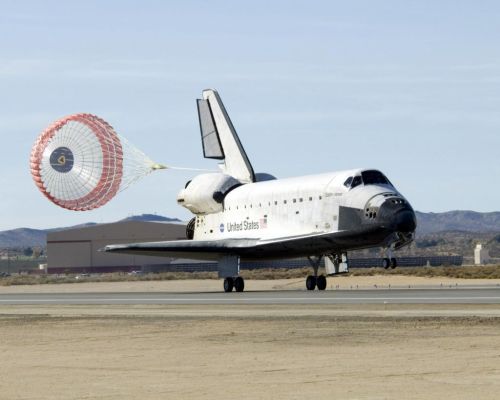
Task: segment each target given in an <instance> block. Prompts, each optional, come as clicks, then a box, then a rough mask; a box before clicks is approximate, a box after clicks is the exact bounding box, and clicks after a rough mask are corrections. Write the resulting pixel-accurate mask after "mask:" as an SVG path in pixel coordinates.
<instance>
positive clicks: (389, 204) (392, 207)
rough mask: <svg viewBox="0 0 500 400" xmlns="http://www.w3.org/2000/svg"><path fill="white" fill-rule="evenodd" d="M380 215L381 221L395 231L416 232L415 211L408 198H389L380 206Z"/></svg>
mask: <svg viewBox="0 0 500 400" xmlns="http://www.w3.org/2000/svg"><path fill="white" fill-rule="evenodd" d="M379 215H380V221H381V222H382V223H383V224H384V225H386V226H387V227H388V228H390V229H392V230H394V231H395V232H414V231H415V229H416V228H417V218H416V217H415V212H414V211H413V208H411V206H410V205H409V204H408V203H407V202H406V200H403V199H399V198H391V199H387V200H386V201H385V202H384V203H383V204H382V205H381V206H380V211H379Z"/></svg>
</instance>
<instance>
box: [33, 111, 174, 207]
mask: <svg viewBox="0 0 500 400" xmlns="http://www.w3.org/2000/svg"><path fill="white" fill-rule="evenodd" d="M30 167H31V175H32V176H33V179H34V181H35V183H36V185H37V186H38V188H39V189H40V191H41V192H42V193H43V194H44V195H45V196H46V197H47V198H48V199H49V200H50V201H52V202H53V203H55V204H57V205H58V206H60V207H63V208H66V209H69V210H75V211H84V210H91V209H94V208H98V207H101V206H103V205H104V204H106V203H107V202H108V201H109V200H111V199H112V198H113V197H114V196H115V195H116V194H117V193H118V192H120V191H122V190H124V189H126V188H127V187H129V186H130V185H131V184H132V183H134V182H135V181H136V180H138V179H139V178H141V177H143V176H145V175H147V174H149V173H150V172H152V171H154V170H156V169H164V168H166V167H165V166H163V165H160V164H156V163H154V162H153V161H152V160H150V159H149V158H148V157H147V156H146V155H145V154H144V153H143V152H142V151H140V150H138V149H137V148H135V147H134V146H133V145H131V144H130V143H129V142H128V141H127V140H126V139H125V138H123V137H121V136H119V135H118V134H117V133H116V132H115V130H114V129H113V127H112V126H111V125H109V124H108V123H107V122H106V121H104V120H103V119H101V118H99V117H97V116H95V115H91V114H73V115H70V116H67V117H64V118H62V119H59V120H58V121H56V122H54V123H53V124H52V125H50V126H49V127H48V128H47V129H45V130H44V131H43V132H42V133H41V134H40V136H38V138H37V140H36V142H35V144H34V145H33V149H32V151H31V157H30Z"/></svg>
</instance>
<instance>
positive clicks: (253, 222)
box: [194, 169, 401, 240]
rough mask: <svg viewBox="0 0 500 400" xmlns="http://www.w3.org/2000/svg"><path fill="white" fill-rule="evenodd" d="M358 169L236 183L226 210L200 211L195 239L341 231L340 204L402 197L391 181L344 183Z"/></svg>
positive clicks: (370, 204)
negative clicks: (347, 184) (347, 185)
mask: <svg viewBox="0 0 500 400" xmlns="http://www.w3.org/2000/svg"><path fill="white" fill-rule="evenodd" d="M360 171H362V170H360V169H357V170H348V171H338V172H331V173H324V174H319V175H310V176H302V177H296V178H287V179H279V180H270V181H265V182H256V183H249V184H245V185H242V186H240V187H237V188H236V189H233V190H232V191H230V192H229V193H228V194H227V196H226V197H225V198H224V202H223V207H222V211H220V212H216V213H207V214H202V213H200V214H197V215H196V223H195V232H194V239H195V240H216V239H227V238H253V239H273V238H283V237H293V236H295V235H304V234H314V233H322V232H337V231H339V207H341V206H343V207H350V208H355V209H359V210H364V209H367V210H371V209H372V208H373V209H376V207H377V206H378V205H380V204H381V203H382V202H383V201H384V200H385V199H386V198H387V196H401V195H400V194H399V193H398V192H397V190H396V189H395V188H394V187H393V186H392V185H390V184H387V185H385V184H384V185H366V186H365V185H360V186H357V187H354V188H349V187H346V186H345V185H344V182H345V181H346V179H347V178H349V177H350V176H353V175H357V174H359V173H360ZM367 214H368V212H367Z"/></svg>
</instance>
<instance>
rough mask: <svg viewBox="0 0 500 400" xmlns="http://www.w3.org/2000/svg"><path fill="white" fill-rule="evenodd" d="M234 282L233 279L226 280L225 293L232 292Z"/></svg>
mask: <svg viewBox="0 0 500 400" xmlns="http://www.w3.org/2000/svg"><path fill="white" fill-rule="evenodd" d="M233 286H234V281H233V278H231V277H227V278H225V279H224V292H226V293H227V292H230V291H232V290H233Z"/></svg>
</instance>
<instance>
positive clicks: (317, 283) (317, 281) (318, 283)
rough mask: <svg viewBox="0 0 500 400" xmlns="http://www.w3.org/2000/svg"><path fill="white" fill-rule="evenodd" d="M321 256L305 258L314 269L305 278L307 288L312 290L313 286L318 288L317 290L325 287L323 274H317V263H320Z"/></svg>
mask: <svg viewBox="0 0 500 400" xmlns="http://www.w3.org/2000/svg"><path fill="white" fill-rule="evenodd" d="M322 258H323V256H320V257H308V258H307V259H308V260H309V263H310V264H311V267H312V268H313V270H314V275H309V276H308V277H307V279H306V288H307V290H314V289H315V288H318V290H325V289H326V277H325V276H324V275H319V276H318V269H319V265H320V264H321V259H322Z"/></svg>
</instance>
